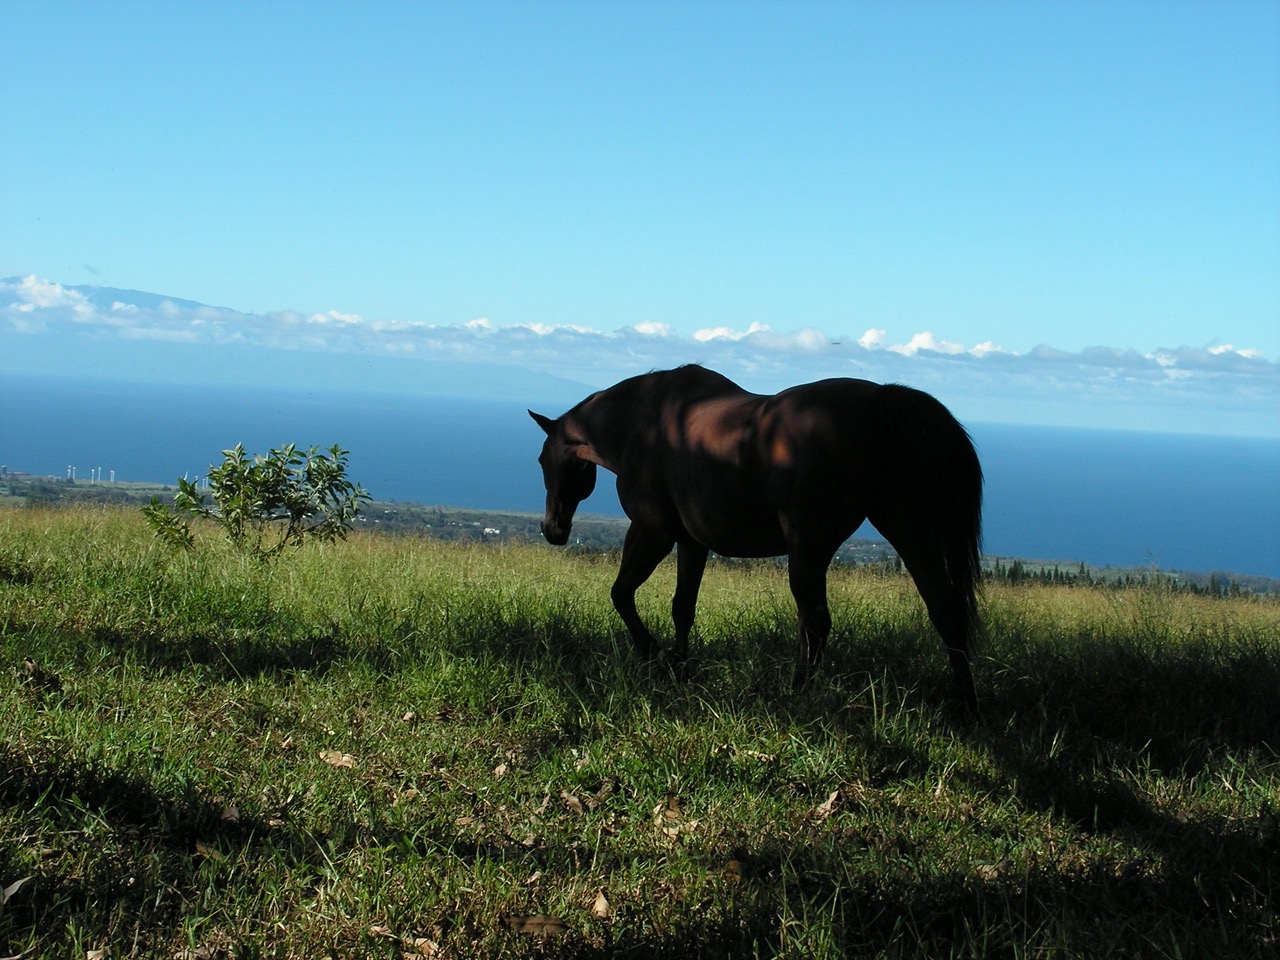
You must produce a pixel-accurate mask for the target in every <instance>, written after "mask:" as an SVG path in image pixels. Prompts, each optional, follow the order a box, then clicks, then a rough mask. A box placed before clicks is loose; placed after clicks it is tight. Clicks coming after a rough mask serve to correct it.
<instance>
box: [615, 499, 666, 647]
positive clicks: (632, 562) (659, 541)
mask: <svg viewBox="0 0 1280 960" xmlns="http://www.w3.org/2000/svg"><path fill="white" fill-rule="evenodd" d="M674 545H675V539H674V538H667V537H664V536H663V535H661V534H657V533H654V532H652V531H649V532H646V531H645V530H644V528H643V527H641V526H640V525H639V524H636V523H634V522H633V523H632V524H631V526H630V527H629V528H628V529H627V536H626V539H625V540H623V542H622V563H621V565H620V566H619V568H618V577H617V579H616V580H614V581H613V589H612V590H611V591H610V592H609V596H610V598H611V599H612V600H613V606H614V609H616V610H617V611H618V615H619V616H620V617H622V622H623V623H625V624H626V625H627V631H628V632H629V633H630V634H631V640H632V642H633V643H634V644H635V645H636V652H637V653H638V654H640V656H641V657H642V658H643V659H645V660H653V659H654V658H656V657H657V656H658V641H657V640H655V639H654V636H653V634H652V633H650V632H649V629H648V628H647V627H646V626H645V625H644V621H643V620H641V619H640V614H639V613H638V612H637V611H636V591H637V590H638V589H639V588H640V584H642V583H644V582H645V581H646V580H648V579H649V577H650V576H651V575H652V574H653V571H654V570H656V569H657V567H658V564H659V563H661V562H662V558H663V557H665V556H667V555H668V554H670V553H671V548H672V547H673V546H674Z"/></svg>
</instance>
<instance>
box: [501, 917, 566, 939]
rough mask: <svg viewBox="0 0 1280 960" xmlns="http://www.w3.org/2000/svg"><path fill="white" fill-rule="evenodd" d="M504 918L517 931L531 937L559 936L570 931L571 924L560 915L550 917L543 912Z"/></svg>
mask: <svg viewBox="0 0 1280 960" xmlns="http://www.w3.org/2000/svg"><path fill="white" fill-rule="evenodd" d="M502 920H503V922H504V923H505V924H506V925H507V926H508V927H510V928H511V929H512V930H514V931H515V932H516V933H525V934H528V935H529V936H531V937H558V936H560V935H562V934H565V933H568V932H569V925H568V924H567V923H565V922H564V921H563V920H561V919H560V918H559V917H548V916H546V915H545V914H541V913H534V914H530V915H528V916H508V917H503V918H502Z"/></svg>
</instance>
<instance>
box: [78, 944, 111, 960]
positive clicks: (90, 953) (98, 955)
mask: <svg viewBox="0 0 1280 960" xmlns="http://www.w3.org/2000/svg"><path fill="white" fill-rule="evenodd" d="M109 956H111V948H110V947H103V948H102V949H101V950H86V951H85V955H84V960H107V957H109Z"/></svg>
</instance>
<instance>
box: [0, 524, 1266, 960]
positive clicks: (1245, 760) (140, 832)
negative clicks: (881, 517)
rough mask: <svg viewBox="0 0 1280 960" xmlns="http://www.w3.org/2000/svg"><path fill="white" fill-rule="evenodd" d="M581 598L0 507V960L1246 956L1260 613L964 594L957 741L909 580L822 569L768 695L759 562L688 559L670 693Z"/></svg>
mask: <svg viewBox="0 0 1280 960" xmlns="http://www.w3.org/2000/svg"><path fill="white" fill-rule="evenodd" d="M615 572H616V566H615V562H614V561H611V560H609V559H607V558H602V557H590V556H581V555H575V554H571V553H567V552H564V551H557V550H553V549H551V548H545V547H541V546H507V547H500V548H493V547H486V546H461V545H445V544H440V543H437V542H433V541H431V540H425V539H412V538H404V539H398V538H381V537H376V536H361V535H357V536H353V537H352V538H351V540H349V541H348V542H346V543H340V544H335V545H326V546H319V547H311V548H307V549H305V550H302V551H298V552H294V553H291V554H289V555H287V556H285V557H283V558H281V560H280V561H279V562H277V563H276V564H274V565H271V566H262V565H260V564H256V563H254V562H252V561H247V560H244V559H242V558H240V557H238V556H237V555H235V554H233V553H231V552H229V551H227V550H226V549H225V548H223V547H222V546H220V545H219V544H217V543H216V542H213V541H209V542H206V543H203V544H202V545H201V549H200V550H198V551H197V552H195V553H193V554H173V553H171V552H169V551H168V550H167V549H164V548H162V547H160V546H159V545H157V544H156V543H154V542H153V541H152V540H151V538H150V534H149V533H148V531H147V530H146V529H145V527H144V525H143V523H142V521H141V519H140V518H139V517H137V515H136V514H131V513H123V512H114V511H110V510H108V511H100V510H99V511H91V510H83V511H67V512H41V511H37V510H6V511H0V657H2V658H3V661H4V666H3V667H2V668H0V669H2V670H3V673H0V677H3V678H5V679H2V680H0V888H8V887H11V886H12V885H13V884H15V883H16V882H17V881H19V880H23V879H24V878H29V879H26V882H24V883H22V884H21V885H19V886H17V887H16V888H14V889H13V890H12V893H11V895H10V896H8V898H7V902H6V903H4V904H3V905H2V906H0V955H3V956H10V955H16V954H19V953H21V952H24V951H31V952H30V953H29V954H28V955H29V956H33V957H34V956H39V957H65V956H69V955H80V956H84V955H86V954H87V953H88V952H89V951H94V950H101V949H109V950H110V951H111V953H112V955H113V956H125V955H137V956H155V957H175V956H185V957H214V956H235V957H241V956H243V957H256V956H280V957H295V956H317V955H319V956H325V955H331V956H342V957H347V956H388V957H400V956H404V955H411V956H441V957H497V956H504V957H505V956H517V957H518V956H541V955H546V954H553V955H557V956H561V955H564V956H578V957H596V956H600V957H603V956H624V957H625V956H634V957H689V956H709V957H714V956H723V957H844V956H887V957H899V956H901V957H937V956H975V955H980V956H992V957H1010V958H1014V957H1033V956H1035V957H1068V956H1090V957H1119V956H1135V955H1141V956H1154V957H1188V956H1242V957H1250V956H1257V957H1262V956H1269V955H1274V952H1275V950H1276V949H1277V947H1278V946H1280V944H1277V937H1278V936H1280V918H1278V916H1277V895H1278V893H1280V883H1278V882H1277V881H1278V872H1280V871H1278V868H1277V866H1276V864H1277V863H1278V862H1280V813H1278V800H1280V760H1278V758H1277V747H1278V745H1280V744H1278V742H1277V741H1278V739H1280V698H1278V697H1277V696H1276V691H1277V690H1278V689H1280V640H1278V639H1277V638H1278V637H1280V605H1277V604H1276V603H1275V602H1274V601H1270V600H1261V599H1258V600H1249V599H1231V600H1226V599H1212V598H1203V597H1191V596H1185V595H1177V594H1172V593H1169V592H1166V591H1162V590H1160V589H1159V588H1151V589H1146V590H1132V591H1119V592H1117V591H1106V590H1091V589H1070V588H1047V587H1043V586H1023V587H1016V588H1014V587H1007V586H995V585H992V586H991V587H990V588H989V589H988V592H987V596H986V598H985V602H984V617H985V621H986V625H987V639H986V643H985V645H984V647H983V650H982V651H981V655H980V657H979V660H978V670H977V673H978V678H979V690H980V692H981V694H982V695H983V716H982V718H981V719H980V720H978V721H977V722H974V723H968V724H961V723H957V722H955V721H954V720H953V719H952V718H951V716H950V714H949V712H948V711H947V710H946V708H945V704H946V693H947V690H948V686H949V683H948V681H949V677H948V675H947V668H946V661H945V656H944V655H943V653H942V650H941V645H940V643H939V641H938V640H937V638H936V636H934V635H933V633H932V631H931V629H930V628H929V625H928V621H927V619H926V617H925V615H924V611H923V609H922V606H921V604H920V602H919V599H918V597H917V596H916V594H915V591H914V589H913V588H912V586H911V584H910V582H909V581H907V580H905V579H903V578H900V577H894V576H886V575H882V574H876V573H871V572H867V571H840V572H836V573H834V574H833V576H832V582H831V594H832V605H833V613H834V617H835V621H836V631H835V633H834V635H833V637H832V641H831V644H830V652H829V656H828V660H827V661H826V663H825V664H824V667H823V670H822V672H821V674H820V677H819V679H818V680H817V681H816V682H815V683H814V684H813V685H812V687H811V688H810V689H808V690H806V691H805V692H804V693H800V694H797V693H794V692H792V691H791V689H790V687H789V682H788V681H789V676H790V671H791V658H792V649H791V648H792V638H793V630H794V627H793V623H794V609H793V607H792V604H791V599H790V595H789V593H788V592H787V587H786V580H785V575H784V573H783V572H782V570H781V569H780V568H778V567H776V566H772V565H768V564H751V565H743V564H734V563H729V562H724V563H717V564H713V565H712V567H711V568H710V570H709V571H708V575H707V581H706V585H705V587H704V592H703V598H702V601H701V605H700V611H699V620H698V628H697V636H696V639H695V662H694V664H693V666H692V669H691V671H690V675H689V677H688V678H687V679H685V680H683V681H681V682H676V681H673V680H671V679H670V678H669V677H667V676H665V675H663V674H661V673H660V672H656V671H650V670H646V669H644V668H642V667H640V666H638V665H637V664H636V663H635V661H634V660H633V658H632V657H631V655H630V649H629V646H630V644H629V640H628V639H627V638H626V635H625V631H624V630H623V628H622V627H621V624H620V623H619V622H618V620H617V618H616V616H615V615H614V613H613V611H612V609H611V607H610V605H609V601H608V591H609V585H610V583H611V581H612V579H613V576H614V574H615ZM673 578H674V572H673V570H672V569H671V568H670V567H669V566H664V568H663V569H661V570H660V571H659V574H658V575H657V576H655V578H654V580H653V582H652V583H651V584H649V585H647V586H646V587H645V588H644V589H643V591H642V593H641V598H640V600H641V608H642V613H644V615H645V616H646V617H647V618H648V620H649V622H650V623H652V624H654V625H655V626H658V625H663V626H665V624H666V621H667V614H668V609H669V603H670V591H671V588H672V585H673ZM668 633H669V628H668ZM24 661H29V662H25V663H24Z"/></svg>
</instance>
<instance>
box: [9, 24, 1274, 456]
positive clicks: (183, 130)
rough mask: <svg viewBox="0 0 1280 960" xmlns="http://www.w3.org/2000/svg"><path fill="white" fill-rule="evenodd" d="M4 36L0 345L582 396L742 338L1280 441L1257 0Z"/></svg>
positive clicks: (764, 346) (751, 362) (920, 378)
mask: <svg viewBox="0 0 1280 960" xmlns="http://www.w3.org/2000/svg"><path fill="white" fill-rule="evenodd" d="M5 18H6V21H5V30H4V32H3V35H2V36H0V125H2V128H3V129H4V130H5V131H6V134H7V135H6V138H5V139H6V142H7V146H6V148H5V149H3V150H2V151H0V183H2V184H3V189H2V191H0V277H14V278H35V279H34V281H32V282H31V283H28V285H27V286H26V287H22V286H21V285H18V284H10V285H9V289H8V291H7V293H4V296H5V297H7V299H3V298H0V306H4V305H5V304H7V306H5V307H4V308H5V309H6V310H8V313H7V314H6V315H5V317H6V318H7V319H6V325H4V326H0V338H7V339H8V340H9V341H10V342H12V340H13V338H14V337H18V336H27V337H30V336H38V335H39V334H40V333H43V334H45V335H46V336H48V335H52V336H58V337H63V338H71V337H73V336H79V335H85V332H86V330H89V329H90V328H93V329H96V330H97V331H98V332H99V334H102V335H105V333H104V331H105V332H106V333H109V332H111V331H115V332H116V333H117V334H118V335H121V336H123V335H124V334H121V333H120V331H126V332H129V333H130V335H132V336H135V337H142V336H145V337H149V338H150V339H152V340H156V339H166V338H167V339H171V340H182V339H184V338H186V339H190V338H192V337H196V338H199V337H202V336H203V337H205V338H206V342H208V343H225V342H233V341H235V342H240V343H244V344H251V345H252V344H256V345H258V346H260V347H261V348H262V349H272V348H280V347H290V346H293V347H297V346H303V347H310V348H312V349H324V350H337V351H341V350H353V349H357V348H358V349H362V350H378V351H382V352H384V353H388V354H399V355H415V356H422V357H429V358H431V359H449V358H457V357H462V356H463V355H464V354H465V355H466V356H467V357H468V358H479V359H483V358H484V357H485V356H492V357H496V358H497V359H499V360H500V361H502V362H510V363H517V362H519V363H526V362H527V363H530V364H532V365H534V366H539V367H540V369H548V370H550V369H555V368H557V366H559V367H561V368H574V369H577V371H578V373H579V374H580V375H579V376H578V377H576V379H580V380H583V381H584V382H590V383H595V382H597V381H603V382H608V381H609V378H611V377H614V375H615V374H619V375H625V374H626V373H628V372H640V370H641V369H647V368H648V366H644V367H638V366H637V365H638V364H645V363H647V364H648V365H649V366H652V365H661V364H662V363H664V362H666V361H667V360H668V359H671V360H674V361H675V362H679V361H680V360H704V361H707V362H709V363H713V364H714V363H720V362H721V361H723V364H724V365H727V366H728V367H729V368H730V370H731V371H734V372H736V373H737V374H739V375H742V376H745V377H747V378H751V377H753V376H754V377H755V379H756V381H757V382H758V384H759V385H761V386H762V387H763V386H765V385H775V381H776V386H783V385H785V383H784V382H783V381H785V380H788V379H789V380H791V381H794V380H798V379H805V378H807V377H810V376H818V375H831V374H832V373H849V374H850V375H859V376H871V377H872V378H873V379H879V378H885V379H888V378H892V379H903V380H907V381H908V382H919V383H921V384H922V385H924V386H925V387H926V388H929V389H933V390H934V392H936V393H938V394H939V395H940V396H942V397H944V399H945V398H948V397H949V388H950V389H951V390H954V392H955V393H956V394H957V395H959V396H960V397H961V401H960V402H961V404H962V406H963V404H964V398H967V397H970V396H972V397H976V398H978V399H975V400H973V401H972V402H971V403H970V406H971V408H972V409H973V411H974V412H975V415H979V416H983V417H985V418H988V419H1001V417H1000V416H999V413H1000V409H999V404H1000V397H1001V396H1003V395H1006V394H1008V395H1012V396H1016V397H1018V398H1020V399H1019V401H1018V403H1019V409H1017V410H1006V411H1005V418H1008V419H1018V418H1026V417H1029V416H1037V417H1043V418H1049V419H1051V418H1052V417H1053V416H1054V414H1053V410H1054V409H1055V406H1061V404H1063V403H1065V402H1070V403H1076V404H1077V405H1078V406H1081V409H1080V410H1077V411H1076V412H1075V413H1074V414H1073V415H1074V416H1075V417H1076V418H1077V419H1078V420H1080V421H1081V422H1088V423H1093V424H1097V425H1125V426H1144V425H1145V426H1152V427H1156V428H1162V429H1169V428H1172V427H1175V426H1177V425H1178V424H1179V423H1181V424H1182V425H1184V426H1189V427H1192V428H1196V429H1212V428H1213V424H1214V423H1215V422H1220V421H1221V420H1222V419H1223V418H1227V419H1229V420H1233V421H1234V422H1235V423H1236V426H1235V428H1234V429H1235V431H1236V432H1246V433H1271V434H1275V433H1280V414H1277V412H1276V407H1275V404H1276V403H1277V400H1278V398H1280V388H1278V384H1280V375H1278V373H1277V371H1278V370H1280V367H1277V363H1280V40H1278V38H1280V4H1276V3H1274V2H1270V0H1257V2H1252V0H1251V2H1244V0H1235V2H1232V0H1226V2H1213V3H1176V2H1174V3H1169V2H1161V3H1144V2H1137V0H1134V2H1123V3H1117V2H1106V3H1088V2H1072V3H1003V2H948V3H926V2H907V3H893V4H890V3H803V2H801V3H781V2H779V3H730V4H721V3H711V2H698V3H693V2H688V3H661V2H656V0H651V2H636V3H627V2H615V3H603V4H588V3H551V2H511V3H487V2H475V3H425V2H424V3H411V2H408V0H404V2H362V3H331V2H306V3H287V2H272V3H266V2H252V3H251V2H223V3H178V2H150V3H122V2H114V0H102V2H93V3H90V2H76V3H70V2H61V0H41V2H24V0H10V2H8V3H7V4H6V6H5ZM32 284H36V285H39V284H44V285H53V286H56V287H57V288H58V289H59V290H61V291H63V293H62V294H61V296H63V297H64V301H65V297H66V296H67V294H66V288H70V287H75V286H77V285H86V284H87V285H94V286H101V287H113V288H124V289H134V290H144V291H151V292H156V293H161V294H164V295H167V296H169V297H173V298H185V299H188V300H192V301H198V302H199V303H202V304H210V305H214V306H216V307H221V308H226V309H225V310H224V311H223V313H222V314H220V316H221V318H222V319H221V320H220V321H219V322H218V324H214V326H217V327H218V330H219V331H220V332H218V333H217V334H216V335H215V334H212V333H209V329H210V322H209V321H208V318H207V317H206V319H205V322H204V326H203V327H198V329H197V328H193V327H191V326H190V325H189V323H187V324H185V325H183V324H184V321H183V320H182V317H181V316H180V315H181V311H179V312H178V315H173V314H170V315H167V319H166V317H165V316H161V315H159V314H157V315H156V316H155V317H152V320H154V321H155V322H154V324H152V325H151V326H146V325H144V326H138V325H137V324H136V323H135V324H134V325H132V326H130V324H127V323H124V322H123V312H122V311H117V312H115V313H112V312H111V311H110V309H109V308H108V309H107V310H106V312H105V313H99V314H95V315H94V316H95V317H96V319H94V320H92V322H90V317H89V315H88V314H84V313H82V314H81V315H79V318H78V320H76V319H75V317H76V315H75V314H74V311H73V312H71V313H67V312H66V310H69V309H71V308H70V307H68V306H67V303H66V302H64V301H59V303H61V306H57V305H56V304H55V303H54V301H55V300H57V298H56V297H53V299H51V297H52V295H49V294H46V295H43V296H44V299H43V300H41V299H40V296H41V295H37V294H35V293H33V291H35V290H37V289H38V286H33V285H32ZM33 296H34V297H35V300H32V299H31V297H33ZM24 297H25V298H26V299H24ZM59 309H62V310H63V311H64V312H63V313H62V314H58V313H56V311H57V310H59ZM42 311H44V313H42ZM50 311H52V312H50ZM42 316H43V317H44V321H42V320H41V319H40V317H42ZM59 317H61V318H62V319H61V320H58V318H59ZM68 318H71V319H68ZM198 319H199V318H196V317H193V316H187V317H186V321H193V320H198ZM73 320H74V322H73ZM45 321H48V322H45ZM63 321H65V322H63ZM149 322H150V321H149ZM157 324H158V325H157ZM166 324H168V325H167V326H166ZM175 325H178V326H175ZM179 326H180V327H181V328H180V329H179ZM139 331H142V333H139ZM533 341H536V347H537V349H536V351H535V350H534V349H533V346H531V344H532V343H533ZM513 342H518V343H519V344H521V345H522V346H521V348H520V350H514V349H507V348H506V347H503V348H501V349H500V345H501V344H507V345H508V346H509V345H510V344H511V343H513ZM459 343H461V344H463V346H461V347H460V346H458V345H457V344H459ZM637 344H639V346H637ZM655 344H656V345H657V347H656V348H655V346H654V345H655ZM835 344H838V345H840V347H842V348H844V353H843V354H841V353H840V352H839V351H835V347H834V346H833V345H835ZM526 348H527V349H526ZM504 351H505V352H504ZM833 351H835V352H833ZM535 353H536V361H535V360H531V359H530V357H531V356H533V355H534V354H535ZM748 354H750V356H748ZM65 355H66V357H67V362H68V364H74V363H77V362H81V361H79V360H78V359H77V358H79V357H80V356H81V354H80V353H78V352H77V351H75V350H68V351H66V354H65ZM84 356H85V357H86V358H87V359H85V360H84V361H83V362H85V363H90V362H92V358H93V356H94V354H93V353H92V352H88V353H86V354H84ZM99 356H100V355H99ZM113 356H114V355H113ZM218 356H219V354H218V353H217V351H206V353H205V360H204V362H205V363H206V364H214V365H216V364H217V363H218ZM913 359H914V360H916V361H918V362H917V363H914V364H912V363H910V362H909V361H911V360H913ZM121 362H127V361H121ZM1068 368H1070V371H1072V372H1071V373H1070V374H1069V375H1068V374H1067V373H1064V372H1063V371H1067V370H1068ZM1206 371H1207V373H1206ZM1202 375H1203V376H1202ZM1055 378H1056V379H1055ZM1162 378H1163V379H1162ZM1197 378H1200V379H1197ZM1193 380H1194V381H1195V385H1196V390H1195V391H1194V392H1188V391H1187V390H1185V389H1184V388H1185V387H1186V386H1187V381H1193ZM1157 381H1158V384H1157V385H1156V386H1154V387H1153V385H1152V384H1153V383H1157ZM1165 381H1169V382H1168V383H1166V382H1165ZM1037 385H1038V386H1039V388H1040V389H1039V392H1037ZM1005 387H1008V390H1005V389H1004V388H1005ZM1014 387H1016V389H1014ZM1165 387H1169V388H1170V389H1167V390H1166V389H1164V388H1165ZM984 390H985V393H983V391H984ZM1162 390H1163V393H1161V392H1160V391H1162ZM1153 391H1154V392H1153ZM983 398H985V399H983ZM1130 399H1131V400H1132V402H1133V407H1132V409H1131V410H1130V411H1129V413H1128V415H1125V416H1117V415H1116V405H1117V404H1124V403H1125V402H1126V401H1127V400H1130ZM993 411H994V413H993ZM1061 416H1062V414H1061V413H1059V414H1058V417H1059V418H1061Z"/></svg>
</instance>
